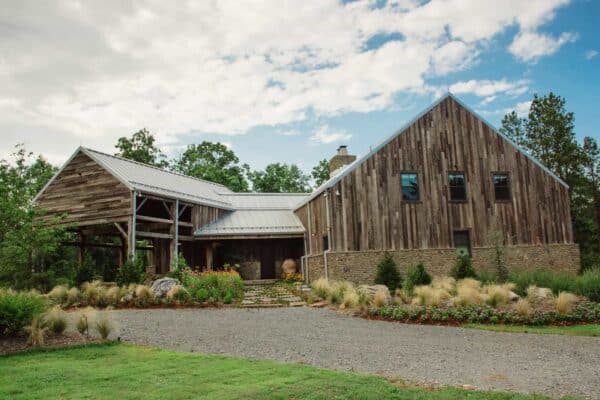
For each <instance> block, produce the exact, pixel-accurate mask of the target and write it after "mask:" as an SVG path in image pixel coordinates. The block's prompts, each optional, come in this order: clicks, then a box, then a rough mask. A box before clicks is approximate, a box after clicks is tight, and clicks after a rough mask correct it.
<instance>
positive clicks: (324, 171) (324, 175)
mask: <svg viewBox="0 0 600 400" xmlns="http://www.w3.org/2000/svg"><path fill="white" fill-rule="evenodd" d="M311 175H312V177H313V179H314V180H315V186H316V187H319V186H321V185H322V184H323V183H325V182H326V181H327V180H328V179H329V163H328V162H327V160H325V159H323V160H321V161H319V162H318V164H317V165H315V166H314V167H313V169H312V172H311Z"/></svg>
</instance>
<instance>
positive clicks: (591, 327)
mask: <svg viewBox="0 0 600 400" xmlns="http://www.w3.org/2000/svg"><path fill="white" fill-rule="evenodd" d="M463 327H464V328H472V329H483V330H486V331H495V332H517V333H545V334H552V335H569V336H596V337H600V324H585V325H573V326H519V325H501V324H499V325H489V324H465V325H463Z"/></svg>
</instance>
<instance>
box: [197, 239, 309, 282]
mask: <svg viewBox="0 0 600 400" xmlns="http://www.w3.org/2000/svg"><path fill="white" fill-rule="evenodd" d="M212 242H213V245H214V263H213V267H214V269H221V268H222V267H223V266H224V265H225V264H230V265H234V264H239V265H240V274H241V275H242V278H244V279H248V280H254V279H278V278H280V277H281V264H282V263H283V261H284V260H286V259H288V258H291V259H293V260H295V261H296V264H297V266H298V271H299V270H300V258H301V257H302V255H303V254H304V240H303V238H285V239H219V240H214V241H212ZM200 243H205V245H206V244H208V243H207V241H201V242H200Z"/></svg>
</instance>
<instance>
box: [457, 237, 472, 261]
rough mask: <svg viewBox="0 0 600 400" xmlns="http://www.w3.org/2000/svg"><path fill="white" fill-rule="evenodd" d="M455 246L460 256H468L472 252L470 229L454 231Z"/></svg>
mask: <svg viewBox="0 0 600 400" xmlns="http://www.w3.org/2000/svg"><path fill="white" fill-rule="evenodd" d="M454 247H455V248H456V254H458V255H459V256H468V255H470V254H471V240H470V239H469V231H454Z"/></svg>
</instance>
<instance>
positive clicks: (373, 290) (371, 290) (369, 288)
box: [358, 285, 392, 303]
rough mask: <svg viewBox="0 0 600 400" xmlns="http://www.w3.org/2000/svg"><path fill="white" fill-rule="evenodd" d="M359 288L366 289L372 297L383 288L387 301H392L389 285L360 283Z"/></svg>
mask: <svg viewBox="0 0 600 400" xmlns="http://www.w3.org/2000/svg"><path fill="white" fill-rule="evenodd" d="M358 290H364V291H365V292H366V293H367V294H368V295H369V297H370V298H373V297H374V296H375V293H377V292H378V291H380V290H381V291H383V292H384V293H385V298H386V299H387V302H388V303H389V302H391V301H392V295H391V294H390V289H388V287H387V286H385V285H360V286H359V287H358Z"/></svg>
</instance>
